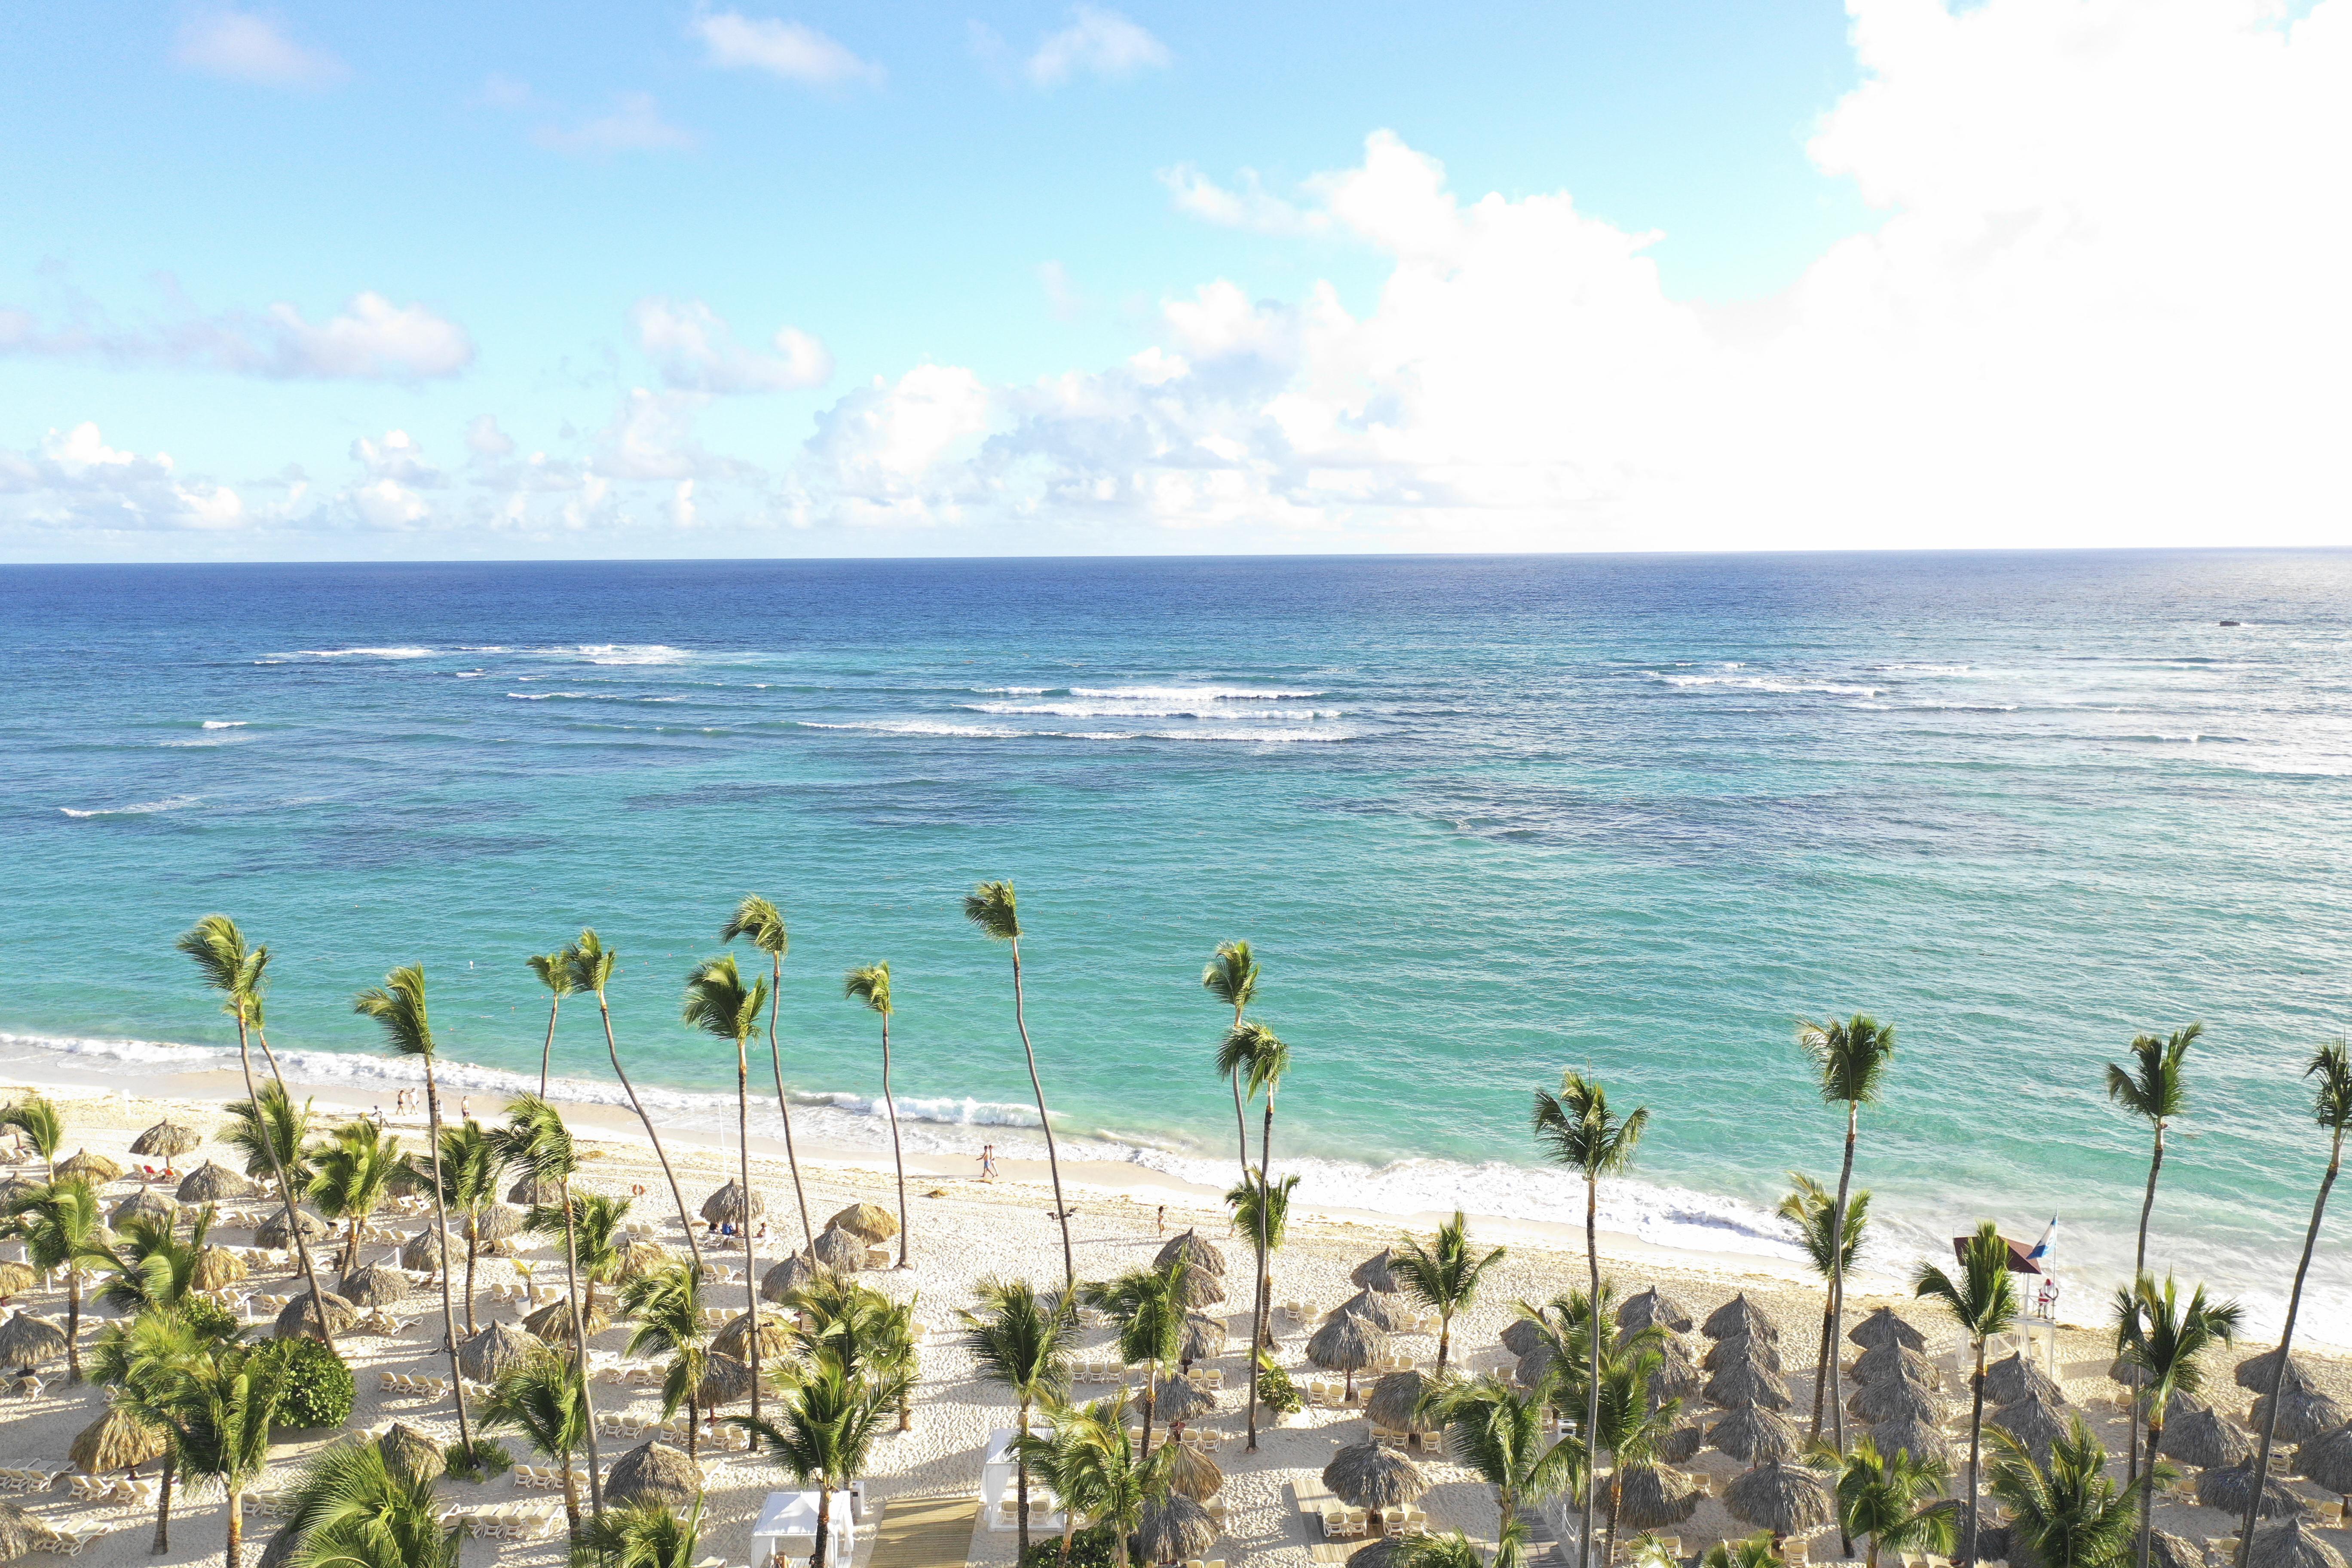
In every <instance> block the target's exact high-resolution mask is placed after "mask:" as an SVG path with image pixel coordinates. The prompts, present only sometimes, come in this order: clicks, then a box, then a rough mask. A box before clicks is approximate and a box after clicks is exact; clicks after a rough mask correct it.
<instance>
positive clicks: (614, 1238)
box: [572, 1193, 634, 1315]
mask: <svg viewBox="0 0 2352 1568" xmlns="http://www.w3.org/2000/svg"><path fill="white" fill-rule="evenodd" d="M632 1206H634V1205H633V1201H632V1200H631V1199H628V1198H617V1197H611V1196H608V1195H607V1194H604V1193H574V1194H572V1228H573V1232H574V1234H575V1235H577V1237H579V1245H580V1278H581V1279H583V1281H584V1282H585V1283H584V1285H583V1289H584V1290H585V1291H586V1294H585V1295H583V1297H582V1298H581V1301H580V1310H582V1311H583V1312H587V1313H590V1314H592V1315H593V1313H594V1312H595V1310H596V1287H597V1286H599V1285H612V1284H616V1283H618V1282H619V1280H620V1278H621V1268H622V1263H623V1258H624V1254H625V1235H624V1231H623V1227H624V1226H625V1225H627V1223H628V1219H629V1210H630V1208H631V1207H632Z"/></svg>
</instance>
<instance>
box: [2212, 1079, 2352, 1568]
mask: <svg viewBox="0 0 2352 1568" xmlns="http://www.w3.org/2000/svg"><path fill="white" fill-rule="evenodd" d="M2303 1076H2304V1077H2305V1078H2308V1079H2318V1080H2319V1082H2318V1086H2317V1087H2316V1088H2315V1089H2314V1090H2313V1091H2312V1100H2311V1114H2312V1119H2313V1120H2314V1121H2317V1122H2318V1123H2319V1126H2320V1129H2321V1131H2325V1132H2326V1134H2327V1170H2326V1173H2325V1174H2324V1175H2322V1176H2321V1177H2320V1178H2319V1195H2318V1196H2317V1197H2316V1198H2315V1199H2313V1200H2312V1205H2311V1226H2310V1228H2308V1229H2307V1230H2305V1232H2304V1233H2303V1257H2302V1258H2300V1259H2299V1260H2298V1261H2297V1262H2296V1264H2295V1266H2294V1289H2292V1290H2290V1291H2288V1292H2287V1298H2286V1326H2285V1327H2284V1328H2283V1329H2281V1330H2280V1331H2279V1342H2278V1358H2277V1360H2276V1361H2274V1362H2273V1363H2272V1369H2271V1391H2270V1402H2269V1403H2268V1404H2267V1405H2265V1406H2264V1407H2263V1411H2264V1413H2263V1436H2262V1440H2261V1442H2260V1443H2259V1444H2258V1445H2257V1450H2256V1454H2255V1458H2254V1471H2253V1473H2254V1474H2255V1475H2257V1476H2264V1475H2268V1474H2269V1473H2270V1462H2271V1439H2272V1438H2273V1437H2275V1436H2277V1435H2278V1413H2279V1405H2281V1404H2282V1403H2284V1402H2283V1401H2282V1400H2281V1399H2280V1398H2279V1394H2280V1393H2281V1392H2282V1391H2283V1390H2284V1387H2285V1384H2286V1362H2287V1352H2289V1351H2291V1350H2293V1349H2294V1319H2295V1314H2296V1313H2297V1312H2299V1311H2301V1310H2303V1281H2304V1276H2305V1275H2306V1274H2309V1273H2310V1272H2311V1254H2312V1249H2313V1248H2314V1247H2317V1246H2318V1245H2319V1227H2320V1226H2321V1224H2322V1223H2323V1222H2324V1221H2325V1220H2326V1218H2327V1194H2329V1193H2331V1192H2333V1191H2334V1190H2335V1188H2336V1173H2338V1172H2339V1171H2341V1170H2342V1169H2343V1168H2344V1130H2345V1128H2347V1127H2352V1056H2347V1053H2346V1050H2345V1046H2344V1042H2343V1041H2342V1040H2338V1041H2336V1043H2335V1044H2334V1045H2332V1046H2323V1047H2320V1048H2319V1049H2318V1050H2316V1051H2315V1052H2313V1053H2312V1057H2311V1061H2310V1063H2309V1065H2307V1066H2306V1067H2305V1068H2304V1069H2303ZM2262 1500H2263V1489H2262V1488H2261V1487H2248V1488H2247V1489H2246V1515H2245V1518H2244V1519H2242V1520H2241V1521H2239V1529H2238V1563H2237V1568H2246V1554H2247V1553H2248V1552H2251V1551H2252V1549H2253V1542H2254V1518H2255V1511H2256V1510H2257V1508H2258V1507H2259V1505H2260V1504H2261V1502H2262Z"/></svg>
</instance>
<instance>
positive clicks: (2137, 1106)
mask: <svg viewBox="0 0 2352 1568" xmlns="http://www.w3.org/2000/svg"><path fill="white" fill-rule="evenodd" d="M2204 1032H2205V1026H2204V1025H2202V1024H2191V1025H2189V1026H2188V1027H2187V1028H2185V1029H2175V1030H2174V1031H2173V1032H2172V1034H2171V1035H2170V1037H2167V1038H2162V1039H2159V1038H2158V1037H2156V1036H2154V1035H2137V1036H2135V1037H2133V1039H2132V1043H2131V1049H2132V1065H2131V1067H2130V1068H2128V1069H2126V1068H2123V1067H2122V1066H2120V1065H2118V1064H2117V1063H2115V1062H2109V1063H2108V1064H2107V1098H2108V1099H2109V1100H2114V1101H2115V1102H2116V1104H2117V1105H2119V1106H2121V1107H2123V1109H2124V1110H2127V1111H2129V1112H2130V1113H2131V1114H2132V1115H2134V1116H2137V1117H2138V1118H2140V1119H2141V1120H2142V1121H2146V1122H2147V1124H2148V1127H2149V1129H2150V1131H2152V1132H2153V1133H2154V1138H2153V1148H2152V1150H2151V1152H2150V1153H2149V1155H2148V1161H2147V1196H2145V1197H2143V1198H2142V1199H2140V1204H2139V1240H2138V1244H2137V1246H2136V1247H2134V1249H2133V1251H2132V1278H2133V1279H2138V1278H2139V1277H2140V1276H2141V1275H2143V1274H2145V1273H2147V1221H2148V1216H2149V1215H2151V1214H2153V1213H2154V1212H2155V1210H2156V1177H2157V1173H2158V1172H2159V1171H2161V1170H2163V1169H2164V1130H2165V1128H2166V1127H2168V1126H2169V1125H2170V1124H2171V1122H2172V1121H2173V1120H2174V1119H2175V1118H2177V1117H2179V1115H2180V1114H2181V1113H2182V1112H2183V1111H2185V1110H2188V1109H2189V1089H2188V1085H2187V1082H2186V1081H2185V1079H2184V1078H2183V1075H2182V1061H2183V1058H2186V1057H2187V1056H2188V1055H2189V1047H2190V1046H2192V1045H2194V1044H2196V1042H2197V1037H2199V1036H2200V1035H2202V1034H2203V1033H2204ZM2129 1289H2130V1287H2128V1286H2126V1291H2128V1290H2129ZM2139 1419H2140V1409H2139V1405H2138V1404H2137V1402H2134V1404H2133V1405H2132V1412H2131V1446H2130V1447H2128V1448H2127V1449H2126V1450H2125V1455H2126V1458H2125V1460H2124V1479H2126V1480H2129V1479H2131V1478H2132V1477H2134V1476H2136V1475H2137V1474H2139Z"/></svg>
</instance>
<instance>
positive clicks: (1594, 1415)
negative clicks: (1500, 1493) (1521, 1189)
mask: <svg viewBox="0 0 2352 1568" xmlns="http://www.w3.org/2000/svg"><path fill="white" fill-rule="evenodd" d="M1584 1264H1585V1273H1586V1274H1587V1275H1588V1276H1590V1279H1591V1289H1592V1295H1591V1309H1590V1310H1591V1318H1592V1321H1591V1323H1590V1324H1589V1325H1587V1327H1586V1330H1585V1336H1584V1337H1585V1338H1586V1339H1587V1340H1589V1341H1591V1345H1592V1367H1591V1382H1590V1383H1589V1384H1587V1385H1586V1387H1585V1392H1584V1453H1585V1460H1584V1486H1583V1489H1582V1490H1583V1492H1584V1500H1583V1505H1582V1519H1581V1521H1580V1523H1579V1524H1578V1526H1577V1532H1576V1568H1590V1564H1591V1561H1592V1472H1593V1471H1594V1470H1595V1469H1597V1468H1599V1459H1600V1456H1599V1454H1597V1453H1596V1452H1595V1451H1594V1448H1593V1437H1594V1436H1595V1435H1596V1433H1597V1432H1598V1431H1599V1429H1600V1426H1601V1178H1600V1177H1598V1176H1596V1175H1593V1174H1592V1173H1591V1172H1587V1173H1585V1177H1584ZM1510 1522H1511V1521H1510V1520H1509V1519H1505V1520H1504V1521H1503V1523H1504V1525H1505V1526H1506V1527H1507V1526H1508V1525H1509V1524H1510Z"/></svg>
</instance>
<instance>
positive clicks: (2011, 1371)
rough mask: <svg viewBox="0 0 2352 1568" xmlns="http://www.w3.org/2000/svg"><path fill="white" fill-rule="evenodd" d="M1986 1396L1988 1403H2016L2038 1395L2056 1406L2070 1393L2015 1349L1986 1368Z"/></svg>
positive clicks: (2063, 1402) (2064, 1401) (2063, 1401)
mask: <svg viewBox="0 0 2352 1568" xmlns="http://www.w3.org/2000/svg"><path fill="white" fill-rule="evenodd" d="M1984 1395H1985V1403H1986V1404H1988V1405H2015V1404H2017V1403H2018V1402H2019V1401H2020V1400H2022V1399H2024V1398H2026V1397H2027V1396H2028V1395H2038V1396H2039V1397H2041V1398H2042V1400H2044V1401H2046V1402H2047V1403H2049V1404H2052V1405H2063V1404H2065V1403H2066V1395H2065V1394H2063V1392H2061V1391H2060V1389H2059V1387H2058V1384H2056V1383H2054V1382H2053V1381H2052V1379H2051V1376H2050V1374H2049V1373H2046V1372H2044V1371H2042V1369H2041V1368H2040V1367H2038V1366H2036V1365H2034V1364H2033V1363H2032V1362H2030V1361H2028V1360H2026V1359H2025V1355H2024V1352H2021V1351H2012V1352H2010V1353H2009V1354H2007V1355H2005V1356H2003V1357H2001V1358H2000V1360H1999V1361H1997V1362H1995V1363H1992V1364H1991V1365H1990V1366H1989V1367H1987V1368H1985V1374H1984Z"/></svg>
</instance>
